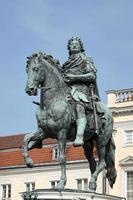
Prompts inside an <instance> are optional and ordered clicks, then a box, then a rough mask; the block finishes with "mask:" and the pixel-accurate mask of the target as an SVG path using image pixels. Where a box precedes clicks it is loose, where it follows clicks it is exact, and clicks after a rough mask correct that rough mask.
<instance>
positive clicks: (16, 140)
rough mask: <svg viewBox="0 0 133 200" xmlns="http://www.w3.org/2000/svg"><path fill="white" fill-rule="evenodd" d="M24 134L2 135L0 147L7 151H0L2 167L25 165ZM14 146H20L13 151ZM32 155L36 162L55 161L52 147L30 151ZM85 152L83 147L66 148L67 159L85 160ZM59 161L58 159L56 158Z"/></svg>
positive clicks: (46, 142)
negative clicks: (23, 153) (22, 149)
mask: <svg viewBox="0 0 133 200" xmlns="http://www.w3.org/2000/svg"><path fill="white" fill-rule="evenodd" d="M23 137H24V135H22V134H21V135H13V136H6V137H0V149H1V150H2V149H3V150H5V149H9V150H6V151H0V168H1V167H10V166H21V165H25V162H24V159H23V156H22V152H21V150H20V148H21V147H22V143H23ZM55 143H57V141H56V140H53V139H47V140H45V141H44V144H55ZM12 148H19V149H17V150H14V151H11V149H12ZM29 154H30V157H31V158H32V159H33V162H34V163H35V164H43V163H44V164H45V163H53V162H55V161H53V160H52V147H50V146H45V147H44V148H42V149H33V150H31V151H30V152H29ZM95 154H96V149H94V155H95ZM84 159H85V156H84V152H83V149H82V147H76V148H74V147H73V146H68V147H67V148H66V160H67V161H75V160H84ZM56 161H57V160H56Z"/></svg>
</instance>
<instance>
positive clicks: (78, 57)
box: [62, 37, 99, 146]
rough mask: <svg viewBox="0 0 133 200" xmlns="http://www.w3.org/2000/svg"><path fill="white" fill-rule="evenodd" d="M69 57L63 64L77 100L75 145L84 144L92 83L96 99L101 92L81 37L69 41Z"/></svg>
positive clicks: (66, 79)
mask: <svg viewBox="0 0 133 200" xmlns="http://www.w3.org/2000/svg"><path fill="white" fill-rule="evenodd" d="M67 48H68V51H69V58H68V60H67V61H66V62H65V63H64V64H63V66H62V71H63V73H64V77H65V81H66V82H67V83H68V84H69V85H70V86H71V88H72V89H71V95H72V97H73V99H74V100H75V102H76V114H77V116H76V117H77V120H76V124H77V134H76V139H75V141H74V146H80V145H83V144H84V141H83V138H84V131H85V128H86V125H87V118H86V108H85V107H86V106H85V105H86V104H90V101H91V100H90V98H89V97H90V96H91V93H90V85H92V84H93V85H94V94H95V97H96V100H97V101H98V100H99V93H98V88H97V83H96V72H97V70H96V68H95V66H94V63H93V60H92V59H91V58H90V57H87V56H86V55H85V50H84V47H83V43H82V41H81V39H80V38H78V37H72V38H71V39H70V40H69V41H68V46H67Z"/></svg>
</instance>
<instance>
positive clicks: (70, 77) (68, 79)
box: [64, 74, 74, 83]
mask: <svg viewBox="0 0 133 200" xmlns="http://www.w3.org/2000/svg"><path fill="white" fill-rule="evenodd" d="M64 80H65V82H67V83H69V82H71V81H73V80H74V75H72V74H64Z"/></svg>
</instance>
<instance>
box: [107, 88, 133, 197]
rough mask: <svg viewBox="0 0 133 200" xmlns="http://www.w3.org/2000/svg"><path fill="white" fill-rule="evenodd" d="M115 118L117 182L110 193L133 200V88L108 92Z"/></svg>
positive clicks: (109, 104)
mask: <svg viewBox="0 0 133 200" xmlns="http://www.w3.org/2000/svg"><path fill="white" fill-rule="evenodd" d="M107 96H108V107H109V108H110V109H111V110H112V113H113V118H114V139H115V144H116V168H117V180H116V183H115V185H114V188H113V190H110V189H109V193H110V194H112V195H117V196H124V197H126V198H127V200H133V88H131V89H123V90H111V91H107Z"/></svg>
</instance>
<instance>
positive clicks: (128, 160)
mask: <svg viewBox="0 0 133 200" xmlns="http://www.w3.org/2000/svg"><path fill="white" fill-rule="evenodd" d="M119 165H120V166H124V167H127V166H130V165H132V166H133V156H127V157H126V158H124V159H122V160H120V161H119Z"/></svg>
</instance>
